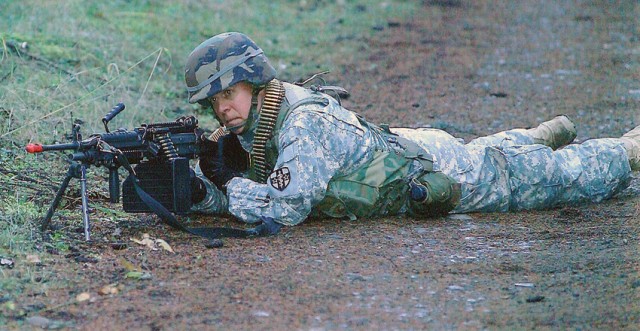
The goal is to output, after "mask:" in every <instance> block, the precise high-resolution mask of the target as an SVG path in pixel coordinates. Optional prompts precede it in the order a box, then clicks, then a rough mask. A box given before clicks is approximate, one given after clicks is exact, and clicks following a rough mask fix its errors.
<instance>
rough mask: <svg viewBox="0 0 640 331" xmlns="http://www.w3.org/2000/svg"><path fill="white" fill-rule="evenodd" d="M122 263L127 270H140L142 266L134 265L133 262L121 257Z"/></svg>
mask: <svg viewBox="0 0 640 331" xmlns="http://www.w3.org/2000/svg"><path fill="white" fill-rule="evenodd" d="M120 264H121V265H122V266H123V267H124V268H125V269H126V270H127V271H139V270H140V268H138V267H136V266H135V265H133V263H131V262H129V261H127V260H125V259H124V258H122V257H121V258H120Z"/></svg>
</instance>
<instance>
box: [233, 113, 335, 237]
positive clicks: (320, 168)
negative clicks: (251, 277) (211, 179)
mask: <svg viewBox="0 0 640 331" xmlns="http://www.w3.org/2000/svg"><path fill="white" fill-rule="evenodd" d="M321 122H322V121H320V123H318V122H316V123H313V124H312V125H310V124H309V123H304V121H302V124H301V125H292V126H289V127H287V128H285V127H283V129H282V130H281V133H280V139H279V142H278V145H279V148H278V149H279V154H278V159H277V162H276V166H275V168H274V171H273V172H272V173H271V174H270V176H269V178H268V179H267V183H266V184H261V183H256V182H254V181H251V180H249V179H246V178H239V177H236V178H234V179H232V180H231V181H229V183H228V185H227V194H228V198H229V211H230V212H231V213H232V214H233V215H235V216H236V217H238V218H239V219H241V220H243V221H245V222H249V223H253V222H258V221H260V217H261V216H266V217H271V218H273V219H274V220H275V221H276V222H278V223H281V224H284V225H295V224H298V223H300V222H302V221H303V220H304V219H305V218H307V216H308V215H309V213H310V212H311V209H312V207H313V206H315V205H316V204H317V203H318V202H319V201H320V200H322V199H323V198H324V196H325V192H326V189H327V184H328V183H329V180H331V178H332V177H333V176H334V175H335V174H336V172H337V171H338V169H340V167H341V166H342V162H339V157H337V156H336V154H339V153H338V151H331V150H329V149H328V148H326V147H325V146H327V145H328V143H327V140H328V139H341V138H345V137H335V136H336V134H335V132H330V131H329V130H327V127H324V126H323V124H322V123H321ZM327 131H329V132H327ZM332 135H333V136H334V137H332ZM346 139H348V137H347V138H346Z"/></svg>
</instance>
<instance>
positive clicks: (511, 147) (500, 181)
mask: <svg viewBox="0 0 640 331" xmlns="http://www.w3.org/2000/svg"><path fill="white" fill-rule="evenodd" d="M285 86H286V91H287V98H288V99H291V98H293V99H295V98H296V96H295V95H296V94H303V93H306V92H305V91H306V90H305V89H303V88H300V87H297V86H293V85H289V84H286V85H285ZM325 97H326V98H327V99H328V100H331V102H330V103H329V104H328V105H326V106H323V105H319V104H306V105H301V106H299V107H297V108H295V109H293V110H291V111H290V113H289V116H288V117H287V119H286V120H285V121H284V122H283V124H282V127H281V128H280V135H279V139H278V149H279V153H278V154H279V156H278V159H277V162H276V164H275V167H274V169H276V171H278V169H286V171H287V174H288V176H290V182H289V183H288V184H287V185H286V187H284V188H282V187H276V186H274V185H273V184H269V183H267V184H260V183H256V182H254V181H252V180H250V179H247V178H241V177H237V178H234V179H232V180H231V181H230V182H229V183H228V185H227V194H226V195H225V194H223V193H222V192H221V191H219V190H218V189H216V188H215V187H214V186H213V185H211V184H209V185H208V191H209V195H208V197H207V199H205V201H203V202H202V203H200V204H198V205H196V207H195V208H196V210H198V211H201V212H209V213H223V212H226V211H229V212H230V213H231V214H233V215H234V216H236V217H237V218H239V219H241V220H243V221H245V222H249V223H255V222H259V221H260V219H261V217H270V218H273V219H274V220H276V221H277V222H279V223H282V224H285V225H295V224H298V223H300V222H302V221H303V220H304V219H306V218H307V217H308V215H309V214H310V213H311V212H312V209H314V206H317V205H318V204H319V203H320V202H321V201H322V200H323V198H324V197H325V194H326V193H327V192H326V191H327V186H328V184H329V182H330V180H331V179H332V178H335V177H339V176H343V175H345V174H349V173H350V172H353V171H355V170H356V169H358V168H359V167H361V166H363V165H364V164H366V163H367V162H369V161H370V160H371V159H372V158H373V157H374V153H375V152H376V151H378V150H383V149H385V148H386V144H385V142H382V141H380V140H379V139H376V135H375V134H373V133H372V130H371V128H369V127H367V126H366V125H363V123H361V121H359V120H358V118H357V116H356V115H355V114H354V113H353V112H351V111H349V110H346V109H344V108H343V107H341V106H340V105H338V103H337V102H336V101H335V100H334V99H333V98H331V97H329V96H325ZM391 131H392V132H394V133H396V134H398V135H399V136H400V137H404V138H407V139H409V140H411V141H414V142H416V143H417V144H418V145H420V146H421V147H422V148H423V149H424V150H425V151H426V152H427V153H428V154H429V155H431V156H432V157H433V166H434V170H435V171H437V172H442V173H444V174H446V175H448V176H450V177H451V178H453V179H454V180H456V181H457V182H458V183H460V184H461V186H462V198H461V201H460V204H459V205H458V206H457V207H456V208H455V209H454V210H453V212H457V213H460V212H473V211H484V212H490V211H503V212H504V211H510V210H523V209H542V208H549V207H554V206H558V205H561V204H566V203H576V202H584V201H594V202H597V201H601V200H603V199H607V198H609V197H611V196H612V195H613V194H615V193H616V192H618V191H620V190H621V189H623V188H624V187H626V186H627V185H628V183H629V179H630V168H629V162H628V160H627V154H626V152H625V150H624V148H623V147H622V144H621V142H620V141H619V139H597V140H596V139H594V140H589V141H586V142H585V143H583V144H573V145H569V146H566V147H565V148H562V149H560V150H557V151H553V150H552V149H551V148H549V147H547V146H544V145H539V144H534V140H533V138H532V137H530V136H528V135H527V131H526V130H522V129H516V130H510V131H505V132H501V133H498V134H495V135H492V136H488V137H481V138H477V139H475V140H473V141H471V142H469V143H468V144H464V143H463V142H462V141H461V140H460V139H456V138H454V137H453V136H451V135H449V134H448V133H446V132H444V131H442V130H437V129H406V128H396V129H391ZM244 136H249V137H250V136H251V135H250V134H245V135H241V136H239V137H240V138H241V139H240V141H241V143H242V145H243V147H244V148H245V149H246V150H247V151H250V150H251V144H252V141H250V140H246V139H244ZM406 211H407V208H406V206H404V208H402V209H401V210H399V212H400V213H402V212H406ZM379 214H381V215H384V214H385V213H384V211H382V212H380V213H379Z"/></svg>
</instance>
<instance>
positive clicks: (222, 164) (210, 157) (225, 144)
mask: <svg viewBox="0 0 640 331" xmlns="http://www.w3.org/2000/svg"><path fill="white" fill-rule="evenodd" d="M204 144H205V147H204V148H203V150H205V151H206V153H201V154H200V170H202V173H203V174H204V175H205V176H206V177H207V178H208V179H209V180H210V181H211V182H212V183H213V184H214V185H215V186H216V187H217V188H218V189H220V190H222V191H223V192H224V191H226V187H225V185H226V184H227V182H228V181H229V180H231V178H234V177H240V176H242V171H244V170H246V169H247V167H248V163H247V162H246V160H247V152H246V151H245V150H244V149H242V146H241V145H240V142H239V141H238V138H237V137H236V136H235V135H233V134H227V135H224V136H222V137H220V138H219V139H218V141H217V142H214V141H211V140H205V142H204Z"/></svg>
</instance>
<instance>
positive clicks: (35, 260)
mask: <svg viewBox="0 0 640 331" xmlns="http://www.w3.org/2000/svg"><path fill="white" fill-rule="evenodd" d="M26 259H27V262H29V263H40V262H41V261H40V257H38V255H35V254H28V255H27V258H26Z"/></svg>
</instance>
